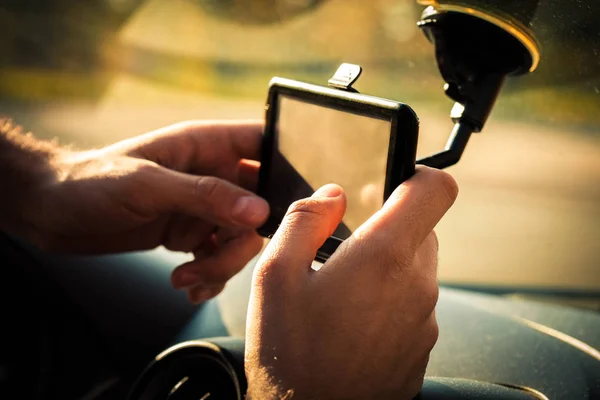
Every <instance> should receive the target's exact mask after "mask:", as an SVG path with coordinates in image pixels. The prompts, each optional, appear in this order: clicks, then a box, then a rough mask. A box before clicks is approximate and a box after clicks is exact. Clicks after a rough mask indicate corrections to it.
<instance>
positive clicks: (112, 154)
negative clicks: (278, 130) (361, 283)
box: [22, 122, 269, 302]
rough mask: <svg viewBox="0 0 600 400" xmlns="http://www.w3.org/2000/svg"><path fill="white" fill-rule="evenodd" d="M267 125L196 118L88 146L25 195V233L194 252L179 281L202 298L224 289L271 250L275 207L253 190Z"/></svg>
mask: <svg viewBox="0 0 600 400" xmlns="http://www.w3.org/2000/svg"><path fill="white" fill-rule="evenodd" d="M261 132H262V125H260V124H258V123H246V122H241V123H232V122H214V123H210V122H208V123H207V122H187V123H181V124H177V125H173V126H169V127H166V128H163V129H160V130H158V131H154V132H150V133H147V134H144V135H141V136H138V137H134V138H132V139H128V140H125V141H122V142H119V143H116V144H114V145H111V146H108V147H105V148H102V149H99V150H92V151H85V152H62V153H60V154H59V156H58V157H56V158H55V160H54V168H55V171H56V174H55V175H54V176H53V177H52V179H49V180H47V181H46V182H43V184H41V185H36V186H35V187H34V188H33V189H32V190H31V191H29V192H28V195H27V196H26V198H25V199H23V205H22V214H23V215H24V217H25V218H26V221H27V224H25V226H26V227H27V228H26V230H25V232H24V233H25V236H26V237H28V238H29V239H31V240H32V241H33V242H34V243H35V244H38V245H39V246H40V247H42V248H44V249H47V250H51V251H59V252H69V253H113V252H122V251H132V250H143V249H152V248H155V247H157V246H160V245H164V246H165V247H166V248H167V249H170V250H175V251H182V252H190V253H193V254H194V256H195V259H194V260H193V261H191V262H189V263H186V264H184V265H183V266H180V267H179V268H177V269H176V270H175V271H174V273H173V276H172V282H173V285H174V286H175V287H177V288H181V289H185V290H187V292H188V297H189V298H190V300H191V301H193V302H201V301H204V300H206V299H207V298H210V297H213V296H215V295H216V294H218V293H219V292H220V291H221V290H222V288H223V287H224V284H225V282H226V281H227V280H228V279H229V278H231V277H232V276H233V275H234V274H236V273H237V272H238V271H239V270H240V269H241V268H243V266H244V265H245V264H246V263H247V262H248V261H249V260H250V259H251V258H252V257H254V256H255V255H256V254H257V253H258V252H259V251H260V249H261V248H262V243H263V240H262V238H261V237H259V236H258V235H257V233H256V232H255V229H256V228H257V227H259V226H260V225H261V224H262V223H263V222H264V221H265V220H266V218H267V216H268V213H269V206H268V204H267V202H266V201H265V200H264V199H261V198H260V197H258V196H256V195H255V194H254V193H252V191H251V190H252V189H253V188H254V186H255V183H256V179H257V172H258V167H259V166H258V163H257V162H256V161H253V160H258V159H259V152H260V144H261Z"/></svg>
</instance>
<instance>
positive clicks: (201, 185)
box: [194, 176, 224, 200]
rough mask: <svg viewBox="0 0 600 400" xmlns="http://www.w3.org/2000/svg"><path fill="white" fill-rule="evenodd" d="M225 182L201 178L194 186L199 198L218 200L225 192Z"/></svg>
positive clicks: (207, 177)
mask: <svg viewBox="0 0 600 400" xmlns="http://www.w3.org/2000/svg"><path fill="white" fill-rule="evenodd" d="M223 189H224V188H223V181H222V180H220V179H218V178H215V177H213V176H199V177H198V178H197V179H196V184H195V185H194V192H195V193H194V194H195V195H196V196H197V197H200V198H205V199H209V200H216V199H218V197H219V194H220V193H221V192H222V190H223Z"/></svg>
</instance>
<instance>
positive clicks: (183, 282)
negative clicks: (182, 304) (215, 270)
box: [173, 270, 199, 289]
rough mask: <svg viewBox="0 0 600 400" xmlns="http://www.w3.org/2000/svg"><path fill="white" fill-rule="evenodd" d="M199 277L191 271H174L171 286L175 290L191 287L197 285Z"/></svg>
mask: <svg viewBox="0 0 600 400" xmlns="http://www.w3.org/2000/svg"><path fill="white" fill-rule="evenodd" d="M198 279H199V275H198V274H197V273H196V272H192V271H185V270H183V271H176V272H175V273H174V274H173V286H174V287H175V289H182V288H184V287H188V286H192V285H194V284H196V283H198Z"/></svg>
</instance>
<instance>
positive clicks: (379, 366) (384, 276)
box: [246, 167, 458, 400]
mask: <svg viewBox="0 0 600 400" xmlns="http://www.w3.org/2000/svg"><path fill="white" fill-rule="evenodd" d="M457 193H458V190H457V186H456V183H455V182H454V180H453V179H452V178H451V177H450V176H449V175H448V174H446V173H444V172H441V171H438V170H433V169H430V168H426V167H421V168H418V169H417V173H416V174H415V176H413V177H412V178H411V179H410V180H408V181H407V182H405V183H404V184H402V185H401V186H400V187H399V188H398V189H397V190H396V191H395V192H394V193H393V194H392V196H391V197H390V198H389V199H388V201H387V202H386V203H385V205H384V206H383V208H382V209H381V210H380V211H379V212H377V213H376V214H375V215H374V216H373V217H372V218H370V219H369V220H368V221H367V222H366V223H364V224H363V225H362V226H361V227H360V228H359V229H358V230H356V231H355V232H354V234H353V235H352V236H351V237H350V238H348V239H347V240H346V241H345V242H344V243H343V244H342V245H341V246H340V247H339V248H338V249H337V251H336V252H335V253H334V254H333V256H332V257H331V258H330V259H329V260H328V261H327V262H326V263H325V264H324V265H323V266H322V268H321V269H320V270H318V271H315V270H313V269H311V263H312V261H313V258H314V256H315V253H316V251H317V249H318V248H319V247H320V246H321V245H322V244H323V242H324V241H325V240H326V238H327V237H329V236H330V235H331V234H332V233H333V231H334V230H335V228H336V226H337V225H338V223H339V222H340V221H341V220H342V217H343V215H344V211H345V196H344V194H343V192H342V190H341V188H340V187H338V186H336V185H327V186H324V187H322V188H321V189H320V190H318V191H317V192H316V193H315V194H314V195H313V196H312V197H311V198H309V199H305V200H302V201H298V202H296V203H294V204H293V205H292V206H291V207H290V208H289V210H288V213H287V215H286V217H285V219H284V221H283V223H282V225H281V227H280V228H279V230H278V231H277V233H276V234H275V236H274V237H273V239H272V241H271V242H270V243H269V245H268V247H267V249H266V250H265V252H264V253H263V255H262V257H261V259H260V261H259V263H258V265H257V267H256V269H255V272H254V280H253V287H252V294H251V299H250V307H249V314H248V321H247V331H246V373H247V376H248V382H249V396H250V397H251V398H252V399H259V398H260V399H271V398H272V399H279V398H282V397H284V396H285V395H286V394H288V396H289V395H290V394H293V396H290V397H289V398H292V399H294V400H295V399H409V398H412V396H414V395H415V394H416V393H417V392H418V391H419V389H420V388H421V385H422V383H423V375H424V373H425V368H426V366H427V362H428V358H429V353H430V351H431V349H432V348H433V346H434V344H435V342H436V340H437V336H438V327H437V323H436V319H435V313H434V308H435V304H436V301H437V296H438V285H437V277H436V272H437V271H436V269H437V250H438V243H437V239H436V236H435V234H434V232H433V228H434V227H435V225H436V224H437V223H438V221H439V220H440V218H442V216H443V215H444V213H445V212H446V211H447V210H448V208H449V207H450V206H451V205H452V203H453V202H454V200H455V198H456V195H457ZM286 398H287V397H286Z"/></svg>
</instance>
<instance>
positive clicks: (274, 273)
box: [254, 256, 287, 288]
mask: <svg viewBox="0 0 600 400" xmlns="http://www.w3.org/2000/svg"><path fill="white" fill-rule="evenodd" d="M285 270H286V266H285V265H284V263H283V262H282V261H281V260H280V259H278V257H277V256H275V257H270V258H269V259H267V260H265V261H263V262H261V263H259V265H257V267H256V269H255V270H254V284H255V285H258V286H261V287H264V286H268V287H269V288H281V287H283V286H284V285H285V284H286V283H287V281H286V279H285Z"/></svg>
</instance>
